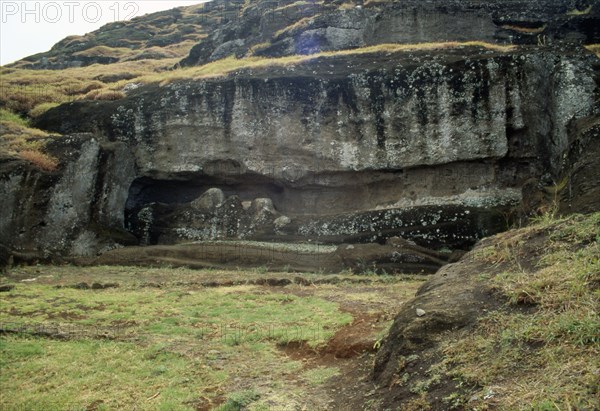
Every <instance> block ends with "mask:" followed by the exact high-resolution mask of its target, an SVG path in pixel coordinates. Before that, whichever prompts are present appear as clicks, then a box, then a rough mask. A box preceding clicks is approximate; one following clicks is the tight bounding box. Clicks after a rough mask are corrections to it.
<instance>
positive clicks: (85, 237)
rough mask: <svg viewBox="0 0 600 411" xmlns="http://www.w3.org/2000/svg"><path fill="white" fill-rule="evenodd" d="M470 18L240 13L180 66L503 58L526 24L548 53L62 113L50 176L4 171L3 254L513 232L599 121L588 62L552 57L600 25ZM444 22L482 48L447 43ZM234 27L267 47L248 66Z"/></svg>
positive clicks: (472, 8)
mask: <svg viewBox="0 0 600 411" xmlns="http://www.w3.org/2000/svg"><path fill="white" fill-rule="evenodd" d="M517 3H518V2H517ZM217 4H218V3H217ZM478 4H479V2H477V4H475V3H473V4H471V3H469V4H467V5H465V4H462V3H461V5H458V4H454V3H452V4H449V5H447V6H442V5H441V3H440V4H438V3H436V2H433V3H431V4H429V3H428V4H427V5H425V6H422V7H421V6H418V7H417V6H416V5H411V6H410V7H409V6H408V5H404V6H399V5H396V4H392V5H387V6H384V5H381V6H377V7H367V5H365V7H363V8H352V9H351V10H344V9H343V8H340V6H341V5H340V4H337V5H336V6H335V7H336V9H335V10H331V11H328V12H326V13H325V12H323V13H321V14H320V16H321V17H313V18H312V19H311V20H310V21H308V20H307V21H308V22H307V23H299V26H301V27H300V28H291V29H288V30H287V31H284V32H281V33H279V34H277V33H278V32H277V31H276V30H282V29H281V28H279V29H278V28H277V27H279V26H274V24H278V25H281V24H283V23H281V22H280V21H279V20H276V21H278V22H277V23H272V24H271V25H268V24H267V23H268V22H266V21H263V20H261V19H259V20H258V21H255V20H252V19H251V18H250V14H248V17H247V18H245V17H243V16H246V14H244V13H251V11H252V10H251V9H252V8H250V9H245V10H244V11H243V13H242V14H241V16H242V17H240V21H237V22H236V23H235V25H233V24H234V22H230V23H228V24H227V25H225V26H224V27H223V28H222V29H220V30H217V31H215V32H214V33H213V34H212V35H211V37H210V38H209V39H208V40H206V41H203V42H201V43H200V44H199V45H198V46H197V47H196V48H194V49H193V50H192V52H191V53H190V56H189V58H188V59H186V60H185V61H184V62H183V63H184V64H191V63H192V62H200V63H202V62H204V61H208V60H211V59H214V58H216V57H218V56H221V57H222V56H225V55H229V54H231V53H234V54H236V53H238V52H237V51H235V47H238V46H236V44H238V45H239V47H248V45H249V43H248V42H247V41H246V40H248V39H254V40H252V41H255V40H256V41H258V39H259V38H261V36H262V34H260V33H263V34H264V33H267V32H268V33H271V35H273V36H275V37H276V38H278V39H280V40H277V41H275V42H272V43H271V46H269V47H270V48H268V50H271V51H269V52H268V54H269V53H270V54H271V55H285V54H290V53H291V52H292V50H293V49H294V48H296V49H297V47H298V46H297V44H298V42H304V41H305V38H309V37H310V38H313V39H317V40H318V41H316V40H315V41H316V43H315V44H320V45H325V46H322V47H321V46H320V47H319V48H317V49H314V50H313V49H311V50H312V51H316V50H328V49H338V48H348V47H350V44H349V43H348V41H350V42H351V43H352V47H355V46H362V45H366V44H373V43H382V42H390V41H405V42H416V41H431V40H440V39H444V40H448V39H452V40H461V39H462V38H458V37H456V36H459V37H460V36H467V37H471V35H473V36H474V35H475V34H476V33H479V35H478V37H477V38H478V39H479V38H481V39H484V40H491V41H499V39H502V38H503V37H502V36H500V34H501V33H504V31H506V30H509V29H508V28H506V27H505V28H501V27H500V28H498V27H499V26H498V25H499V24H500V23H501V22H504V23H506V24H504V23H503V25H504V26H507V25H511V24H513V23H515V22H516V21H517V20H519V19H520V18H521V17H523V16H524V15H525V14H526V13H525V12H527V13H528V14H527V15H528V16H529V17H528V18H529V19H530V20H527V27H529V29H531V30H533V29H532V28H531V27H532V24H533V23H531V21H532V19H533V20H535V21H538V22H540V24H542V23H543V25H545V26H544V27H545V28H544V30H550V31H549V32H548V36H550V33H552V36H551V37H552V42H554V46H550V44H549V43H551V42H550V41H548V42H547V43H544V44H542V45H539V46H520V47H519V48H515V49H513V50H497V49H490V48H486V47H476V46H469V47H467V46H460V45H458V46H457V45H454V46H453V47H447V48H441V49H439V50H434V51H426V50H418V49H416V50H410V51H393V52H386V51H385V50H383V51H371V52H364V53H358V52H357V53H355V54H332V55H327V56H319V57H316V58H314V59H311V60H307V61H304V62H301V63H297V64H289V65H274V66H267V67H263V68H259V69H243V70H239V71H237V72H234V73H230V74H228V75H225V76H220V77H216V78H211V79H204V80H194V81H192V80H182V81H176V82H172V83H170V84H168V85H163V86H158V85H148V86H143V87H139V88H137V89H135V90H133V91H130V92H129V93H128V95H127V97H126V98H125V99H123V100H118V101H111V102H89V101H85V102H73V103H69V104H65V105H62V106H59V107H57V108H55V109H52V110H50V111H48V112H47V113H46V114H45V115H44V116H42V117H41V118H39V119H38V120H37V123H36V126H38V127H40V128H44V129H47V130H52V131H56V132H60V133H62V134H64V135H65V137H63V138H62V139H61V140H58V141H57V142H55V143H53V145H51V146H49V149H50V150H52V151H53V152H54V153H55V154H56V155H58V156H60V157H61V159H62V166H61V169H60V170H59V171H58V172H56V173H54V174H47V173H43V172H41V171H39V170H35V169H33V168H31V167H29V166H26V165H25V164H23V163H19V162H16V161H13V160H9V159H4V160H2V163H1V164H2V179H1V180H0V193H1V196H0V198H1V200H0V206H1V207H2V209H3V210H10V211H7V212H6V213H3V214H2V217H1V218H0V227H1V228H2V229H1V230H0V233H1V234H0V243H3V244H7V245H9V246H10V247H11V248H13V249H17V250H22V251H24V250H29V251H33V252H37V253H42V254H53V253H54V254H63V255H64V254H69V255H93V254H96V253H98V252H103V251H105V250H107V249H109V248H112V247H115V246H117V245H119V244H120V245H127V244H131V243H139V244H143V245H144V244H145V245H149V244H175V243H181V242H189V241H194V240H215V239H237V240H240V239H244V240H268V241H277V242H312V243H315V242H316V243H328V244H342V243H369V242H379V243H384V242H385V241H386V240H387V239H389V238H391V237H393V236H402V237H404V238H406V239H409V240H411V241H414V242H415V243H417V244H418V245H420V246H425V247H428V248H433V249H436V250H448V251H449V250H453V249H466V248H468V247H470V246H471V245H472V244H473V243H474V242H475V241H476V240H477V239H479V238H481V237H482V236H485V235H488V234H491V233H493V232H497V231H499V230H502V229H503V228H504V227H505V225H506V224H507V223H508V222H509V221H510V216H511V215H512V214H514V212H515V210H516V209H517V208H518V207H519V206H520V204H521V200H522V191H521V189H522V187H523V186H526V185H527V184H530V182H531V180H532V179H536V180H537V179H540V178H543V179H544V181H545V183H546V184H548V183H552V182H553V181H554V182H557V181H558V179H559V177H560V174H561V166H562V163H563V154H564V153H565V150H567V148H568V147H569V146H570V145H571V143H572V140H573V138H574V134H573V127H571V125H572V124H574V122H575V121H576V120H577V119H588V120H589V121H592V122H593V121H594V120H593V119H594V116H595V115H597V112H598V105H597V93H598V85H597V82H596V81H595V77H597V61H598V60H597V58H596V57H595V56H593V55H592V54H590V53H588V52H586V51H585V50H584V49H582V48H580V47H579V46H575V45H570V46H568V47H565V45H564V44H561V42H565V41H572V42H575V43H577V41H579V40H582V39H587V38H588V37H589V36H592V37H594V36H595V35H596V34H595V31H594V30H596V28H590V27H589V26H588V25H587V24H588V23H589V21H590V19H596V18H597V14H595V13H596V10H595V9H594V10H593V12H592V11H591V10H592V9H590V10H588V11H587V12H585V13H584V12H581V13H583V14H582V17H581V18H580V19H575V20H573V19H572V18H571V19H570V18H568V17H567V15H568V11H569V10H573V9H577V10H579V8H580V7H581V6H580V5H576V4H571V3H569V2H553V3H552V4H553V6H552V7H549V8H544V7H543V5H539V4H538V3H537V2H536V3H535V4H534V3H533V2H531V3H528V2H522V3H519V5H518V7H517V6H514V7H513V8H507V9H502V8H501V7H500V6H499V5H497V4H496V3H494V5H483V6H482V5H479V6H478ZM309 6H310V4H309V5H306V4H304V5H293V6H292V5H290V6H289V7H284V8H283V9H278V11H277V12H284V11H285V12H286V13H287V12H291V9H293V10H296V9H298V10H304V9H306V8H307V7H308V8H310V7H309ZM240 7H241V6H240ZM260 7H267V5H266V3H262V2H259V3H258V5H256V6H255V8H257V9H256V10H260ZM320 7H325V6H320ZM328 7H329V6H328ZM577 7H579V8H577ZM256 10H254V11H256ZM286 10H287V11H286ZM328 10H329V9H328ZM386 10H387V11H386ZM384 11H385V12H384ZM501 11H502V12H501ZM584 11H585V10H584ZM274 12H275V11H274ZM432 13H433V14H432ZM457 13H458V14H457ZM502 13H504V14H502ZM434 15H435V16H437V17H435V18H434V17H432V16H434ZM507 16H508V17H507ZM296 17H297V16H296ZM409 20H410V21H411V22H412V23H411V24H412V25H411V24H408V22H409ZM451 21H459V22H461V24H463V23H464V24H466V25H467V26H468V27H469V29H470V30H471V29H472V30H474V31H473V32H470V31H466V32H462V33H463V34H461V35H459V34H458V33H459V32H461V31H460V30H454V31H452V33H455V35H454V37H440V33H441V32H440V31H439V30H446V31H445V32H444V33H447V34H448V35H449V33H450V32H451V31H450V22H451ZM519 21H520V20H519ZM569 22H570V23H569ZM334 23H335V24H334ZM563 23H564V24H563ZM567 23H568V24H567ZM304 24H306V25H304ZM431 24H435V26H436V27H437V29H436V30H437V31H433V28H431ZM523 24H525V22H524V20H523ZM342 26H343V27H345V28H344V30H347V31H344V32H343V33H342V32H340V31H339V30H341V28H340V27H342ZM351 26H352V27H351ZM355 26H356V27H355ZM233 27H237V29H238V32H236V33H238V34H239V33H242V34H243V33H245V31H244V30H246V29H248V30H250V29H252V30H254V31H256V33H257V34H252V35H249V37H247V38H246V40H244V43H243V46H242V45H241V44H242V43H240V42H237V40H236V38H235V36H234V35H233V34H231V33H230V32H229V31H228V30H230V29H233ZM244 27H245V29H244ZM353 27H355V28H353ZM390 27H395V28H396V29H395V30H389V28H390ZM594 27H596V26H594ZM296 30H298V31H297V32H296ZM315 30H316V31H315ZM319 30H320V31H319ZM348 30H350V31H352V30H355V31H356V30H358V31H360V30H363V31H362V32H361V34H357V33H354V34H352V33H350V31H348ZM503 30H504V31H503ZM536 30H537V29H536ZM569 30H571V31H569ZM234 31H235V30H234ZM254 31H253V33H254ZM513 31H514V30H513ZM517 32H518V31H517ZM319 33H320V34H319ZM409 33H411V34H410V35H409ZM419 33H423V35H422V36H421V35H420V34H419ZM465 33H466V34H465ZM519 33H520V34H522V35H523V36H525V34H526V33H525V32H519ZM540 33H541V32H540ZM569 33H571V34H569ZM572 33H575V34H577V35H575V34H572ZM234 34H235V33H234ZM529 34H531V33H529ZM232 36H233V37H234V38H233V39H232V40H231V39H230V38H232ZM252 36H254V37H252ZM311 36H312V37H311ZM323 36H325V37H323ZM327 36H329V37H327ZM415 36H417V37H415ZM419 36H420V37H419ZM284 37H285V38H288V39H292V40H293V44H292V43H290V42H289V41H287V40H285V38H284ZM467 37H465V39H466V38H467ZM323 38H326V39H327V38H328V39H329V40H327V42H324V41H323ZM528 38H529V37H528ZM332 39H333V40H332ZM335 39H342V40H343V41H342V40H340V41H339V42H337V41H338V40H335ZM357 39H358V40H357ZM365 39H368V40H369V42H366V40H365ZM470 39H472V37H471V38H470ZM231 41H233V42H234V43H231ZM279 41H281V42H284V43H285V44H288V43H289V44H288V45H289V47H291V48H289V47H288V49H285V47H283V46H280V43H278V42H279ZM286 41H287V43H286ZM290 41H291V40H290ZM544 41H546V40H544ZM332 42H333V43H335V46H332V45H331V44H333V43H332ZM336 42H337V43H336ZM216 44H219V46H218V47H217V48H216V49H214V50H213V49H211V47H213V46H215V45H216ZM282 44H283V43H282ZM570 44H574V43H570ZM218 48H220V50H221V51H218V50H217V49H218ZM207 50H208V51H210V50H212V51H211V52H210V54H209V53H208V51H207ZM225 50H226V51H225ZM255 50H256V48H255ZM264 50H267V48H265V49H264ZM276 50H279V51H277V52H276ZM246 52H247V51H245V52H244V53H246ZM215 53H216V54H215ZM240 53H241V52H240ZM238 54H239V53H238ZM242 54H243V53H242ZM207 56H208V57H207ZM211 56H212V57H211ZM590 119H591V120H590ZM586 141H587V143H586V144H590V143H589V141H590V139H587V140H586Z"/></svg>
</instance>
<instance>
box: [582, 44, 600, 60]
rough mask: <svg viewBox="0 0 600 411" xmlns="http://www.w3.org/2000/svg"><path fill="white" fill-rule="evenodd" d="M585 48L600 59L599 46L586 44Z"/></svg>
mask: <svg viewBox="0 0 600 411" xmlns="http://www.w3.org/2000/svg"><path fill="white" fill-rule="evenodd" d="M585 48H586V49H588V50H589V51H591V52H592V53H594V54H595V55H596V56H597V57H598V58H600V44H588V45H587V46H585Z"/></svg>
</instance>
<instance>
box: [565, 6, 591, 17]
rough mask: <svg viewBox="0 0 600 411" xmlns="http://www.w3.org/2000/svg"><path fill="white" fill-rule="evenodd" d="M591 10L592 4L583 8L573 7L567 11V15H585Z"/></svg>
mask: <svg viewBox="0 0 600 411" xmlns="http://www.w3.org/2000/svg"><path fill="white" fill-rule="evenodd" d="M591 12H592V5H591V4H590V5H589V6H587V7H586V8H585V9H583V10H579V9H573V10H570V11H568V12H567V16H585V15H586V14H590V13H591Z"/></svg>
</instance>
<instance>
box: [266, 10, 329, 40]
mask: <svg viewBox="0 0 600 411" xmlns="http://www.w3.org/2000/svg"><path fill="white" fill-rule="evenodd" d="M318 16H319V14H315V15H313V16H308V17H303V18H301V19H300V20H298V21H296V22H295V23H292V24H290V25H289V26H287V27H284V28H282V29H281V30H277V31H276V32H275V34H274V35H273V37H274V38H276V39H277V38H279V37H281V36H284V35H286V34H294V33H295V32H296V31H298V30H301V29H303V28H306V27H308V26H309V25H310V24H311V23H312V22H313V21H314V19H315V18H316V17H318Z"/></svg>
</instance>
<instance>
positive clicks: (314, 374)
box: [301, 367, 340, 386]
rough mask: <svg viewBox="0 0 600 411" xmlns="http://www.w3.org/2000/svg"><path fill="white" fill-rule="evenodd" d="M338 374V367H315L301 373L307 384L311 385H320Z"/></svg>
mask: <svg viewBox="0 0 600 411" xmlns="http://www.w3.org/2000/svg"><path fill="white" fill-rule="evenodd" d="M339 374H340V369H339V368H338V367H317V368H313V369H310V370H307V371H305V372H303V373H302V374H301V377H302V378H303V379H305V380H306V381H307V382H308V384H310V385H312V386H317V385H322V384H324V383H325V382H327V380H329V379H330V378H332V377H335V376H336V375H339Z"/></svg>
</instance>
